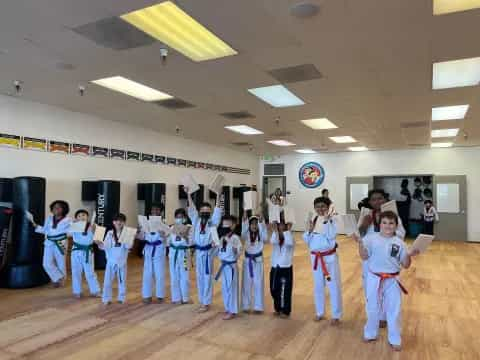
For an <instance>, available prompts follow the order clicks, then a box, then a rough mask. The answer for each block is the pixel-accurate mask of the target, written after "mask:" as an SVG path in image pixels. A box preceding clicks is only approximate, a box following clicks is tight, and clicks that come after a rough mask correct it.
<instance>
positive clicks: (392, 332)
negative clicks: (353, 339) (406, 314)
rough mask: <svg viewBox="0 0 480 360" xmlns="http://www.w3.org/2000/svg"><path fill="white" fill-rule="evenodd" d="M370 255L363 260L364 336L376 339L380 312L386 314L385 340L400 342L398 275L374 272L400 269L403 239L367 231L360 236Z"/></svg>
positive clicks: (402, 255)
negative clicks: (364, 261) (365, 274)
mask: <svg viewBox="0 0 480 360" xmlns="http://www.w3.org/2000/svg"><path fill="white" fill-rule="evenodd" d="M363 244H364V247H365V248H366V249H367V251H368V255H369V258H368V260H367V261H366V263H367V268H368V273H367V276H366V285H367V286H366V292H367V303H366V312H367V322H366V324H365V327H364V337H365V339H376V338H377V337H378V327H379V321H380V315H381V313H382V312H384V313H385V314H386V320H387V328H388V329H387V331H388V341H389V343H390V344H391V345H401V322H402V294H401V288H400V285H399V282H398V279H397V277H394V278H389V279H384V280H383V281H382V284H381V287H380V283H381V281H380V277H379V276H377V275H375V273H377V274H378V273H387V274H394V273H398V272H400V270H401V267H402V263H404V261H405V259H406V257H407V255H408V252H407V247H406V245H405V243H404V242H403V240H402V239H400V238H399V237H397V236H393V237H390V238H386V237H383V236H382V235H381V234H380V233H374V234H369V235H367V236H365V238H364V240H363Z"/></svg>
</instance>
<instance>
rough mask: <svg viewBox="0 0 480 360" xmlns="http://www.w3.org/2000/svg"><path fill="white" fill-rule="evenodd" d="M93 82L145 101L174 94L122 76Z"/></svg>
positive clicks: (168, 97) (161, 98)
mask: <svg viewBox="0 0 480 360" xmlns="http://www.w3.org/2000/svg"><path fill="white" fill-rule="evenodd" d="M92 83H93V84H96V85H100V86H103V87H106V88H107V89H110V90H113V91H118V92H120V93H122V94H125V95H129V96H133V97H135V98H137V99H140V100H143V101H160V100H166V99H171V98H173V96H171V95H168V94H166V93H164V92H161V91H158V90H155V89H152V88H151V87H148V86H145V85H142V84H140V83H137V82H135V81H132V80H129V79H127V78H124V77H122V76H113V77H109V78H104V79H98V80H93V81H92Z"/></svg>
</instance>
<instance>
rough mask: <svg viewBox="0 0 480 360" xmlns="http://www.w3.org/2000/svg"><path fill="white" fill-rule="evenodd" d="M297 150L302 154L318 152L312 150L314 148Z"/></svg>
mask: <svg viewBox="0 0 480 360" xmlns="http://www.w3.org/2000/svg"><path fill="white" fill-rule="evenodd" d="M295 151H296V152H297V153H300V154H316V153H317V152H316V151H315V150H312V149H297V150H295Z"/></svg>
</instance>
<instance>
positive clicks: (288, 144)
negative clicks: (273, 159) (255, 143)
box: [267, 140, 296, 146]
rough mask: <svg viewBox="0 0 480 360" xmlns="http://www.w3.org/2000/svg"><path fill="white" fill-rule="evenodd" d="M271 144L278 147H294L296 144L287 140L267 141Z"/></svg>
mask: <svg viewBox="0 0 480 360" xmlns="http://www.w3.org/2000/svg"><path fill="white" fill-rule="evenodd" d="M267 142H268V143H270V144H273V145H277V146H294V145H296V144H294V143H291V142H290V141H287V140H270V141H267Z"/></svg>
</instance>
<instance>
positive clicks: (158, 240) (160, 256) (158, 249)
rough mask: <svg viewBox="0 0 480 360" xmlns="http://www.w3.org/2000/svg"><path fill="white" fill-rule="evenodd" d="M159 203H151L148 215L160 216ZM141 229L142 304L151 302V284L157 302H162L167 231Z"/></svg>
mask: <svg viewBox="0 0 480 360" xmlns="http://www.w3.org/2000/svg"><path fill="white" fill-rule="evenodd" d="M161 213H162V207H161V206H160V204H153V205H152V207H151V210H150V216H161ZM148 230H152V229H141V230H140V233H139V234H138V235H137V239H139V240H141V241H143V242H144V247H143V278H142V301H143V303H144V304H150V303H151V302H152V293H153V285H154V284H155V296H156V298H157V302H159V303H162V302H163V299H164V298H165V259H166V251H165V249H166V240H167V233H165V232H164V231H161V230H158V231H148Z"/></svg>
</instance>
